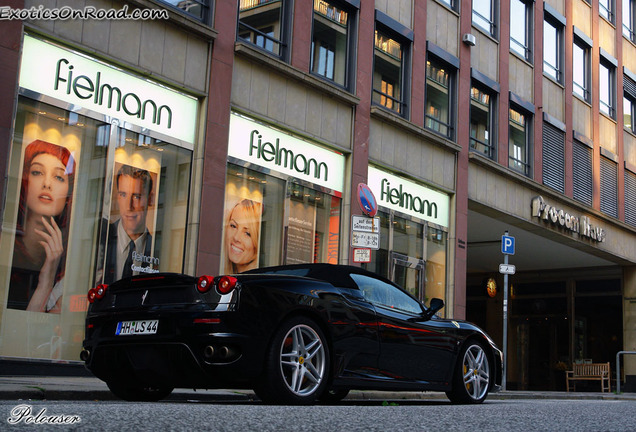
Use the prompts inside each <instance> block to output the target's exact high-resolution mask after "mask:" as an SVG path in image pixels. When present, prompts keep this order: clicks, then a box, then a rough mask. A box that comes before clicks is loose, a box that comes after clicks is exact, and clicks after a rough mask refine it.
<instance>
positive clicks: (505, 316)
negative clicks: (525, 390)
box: [501, 231, 508, 390]
mask: <svg viewBox="0 0 636 432" xmlns="http://www.w3.org/2000/svg"><path fill="white" fill-rule="evenodd" d="M506 235H508V231H506ZM504 264H506V265H508V254H504ZM507 362H508V273H504V300H503V379H502V381H501V388H502V389H503V390H506V375H507V372H508V368H507V367H506V364H507Z"/></svg>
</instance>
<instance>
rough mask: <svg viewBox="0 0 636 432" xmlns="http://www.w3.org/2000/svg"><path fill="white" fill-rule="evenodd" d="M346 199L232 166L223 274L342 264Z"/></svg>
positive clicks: (227, 203)
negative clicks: (342, 204) (340, 252)
mask: <svg viewBox="0 0 636 432" xmlns="http://www.w3.org/2000/svg"><path fill="white" fill-rule="evenodd" d="M339 243H340V198H338V197H336V196H332V195H330V194H328V193H325V192H321V191H319V190H316V189H313V188H310V187H307V186H304V185H301V184H299V183H296V182H293V181H287V180H286V179H283V178H279V177H277V176H275V175H269V174H265V173H263V172H260V171H257V170H252V169H248V168H246V167H242V166H240V165H236V164H228V171H227V182H226V198H225V219H224V224H223V248H222V253H221V263H222V265H221V269H222V272H224V273H227V274H232V273H241V272H243V271H246V270H251V269H254V268H258V267H266V266H273V265H280V264H301V263H315V262H327V263H332V264H337V263H338V250H339V249H338V248H339Z"/></svg>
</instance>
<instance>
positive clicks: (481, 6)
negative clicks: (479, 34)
mask: <svg viewBox="0 0 636 432" xmlns="http://www.w3.org/2000/svg"><path fill="white" fill-rule="evenodd" d="M473 24H474V25H476V26H478V27H480V28H482V29H483V30H485V31H486V32H487V33H488V34H489V35H490V36H492V37H496V36H497V34H496V25H495V2H494V1H493V0H473Z"/></svg>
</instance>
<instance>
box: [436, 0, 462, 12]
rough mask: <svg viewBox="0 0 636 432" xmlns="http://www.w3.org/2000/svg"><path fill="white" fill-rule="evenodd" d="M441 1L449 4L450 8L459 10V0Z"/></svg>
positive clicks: (440, 0)
mask: <svg viewBox="0 0 636 432" xmlns="http://www.w3.org/2000/svg"><path fill="white" fill-rule="evenodd" d="M438 1H439V2H440V3H443V4H445V5H446V6H448V7H449V8H450V9H452V10H454V11H455V12H457V3H458V1H457V0H438Z"/></svg>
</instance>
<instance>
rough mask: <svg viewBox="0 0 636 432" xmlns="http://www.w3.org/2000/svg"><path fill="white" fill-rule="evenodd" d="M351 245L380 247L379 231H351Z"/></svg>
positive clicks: (356, 246)
mask: <svg viewBox="0 0 636 432" xmlns="http://www.w3.org/2000/svg"><path fill="white" fill-rule="evenodd" d="M351 247H354V248H367V249H380V233H367V232H360V231H351Z"/></svg>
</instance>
